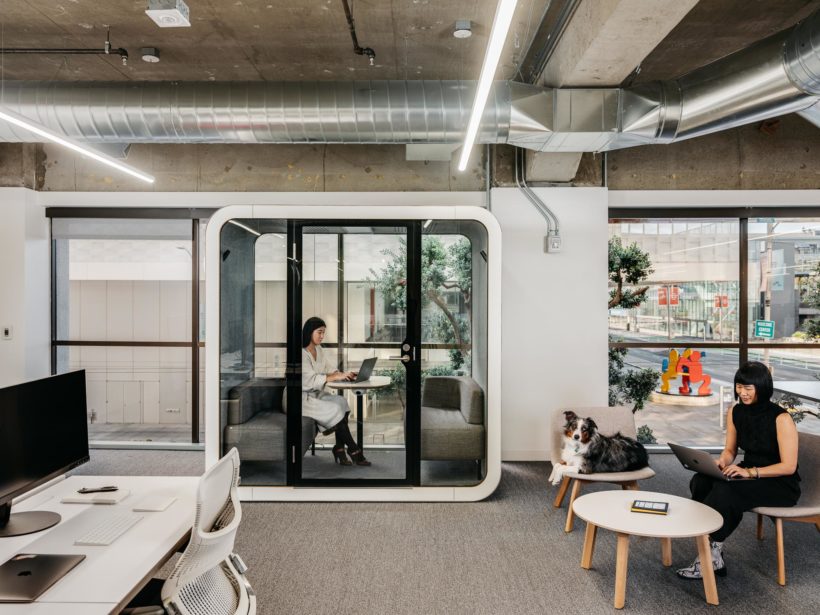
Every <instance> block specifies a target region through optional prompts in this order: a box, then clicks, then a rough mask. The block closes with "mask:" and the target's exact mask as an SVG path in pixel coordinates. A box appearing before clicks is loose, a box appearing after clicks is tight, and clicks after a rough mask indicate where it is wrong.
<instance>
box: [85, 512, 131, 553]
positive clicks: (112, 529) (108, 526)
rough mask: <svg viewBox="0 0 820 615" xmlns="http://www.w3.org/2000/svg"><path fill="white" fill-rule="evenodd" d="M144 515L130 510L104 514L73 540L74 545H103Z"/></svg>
mask: <svg viewBox="0 0 820 615" xmlns="http://www.w3.org/2000/svg"><path fill="white" fill-rule="evenodd" d="M144 516H145V515H135V514H134V513H132V512H131V511H126V512H121V513H115V514H113V515H106V516H105V519H104V520H103V521H101V522H100V523H99V524H98V525H96V526H95V527H93V528H91V529H90V530H89V531H88V532H86V533H85V534H84V535H83V536H80V537H79V538H78V539H77V540H75V541H74V544H75V545H90V546H95V547H105V546H108V545H110V544H111V543H112V542H114V541H115V540H116V539H117V538H119V537H120V536H122V535H123V534H125V532H127V531H128V530H129V529H131V527H132V526H133V525H134V524H135V523H137V522H138V521H139V520H140V519H142V518H143V517H144Z"/></svg>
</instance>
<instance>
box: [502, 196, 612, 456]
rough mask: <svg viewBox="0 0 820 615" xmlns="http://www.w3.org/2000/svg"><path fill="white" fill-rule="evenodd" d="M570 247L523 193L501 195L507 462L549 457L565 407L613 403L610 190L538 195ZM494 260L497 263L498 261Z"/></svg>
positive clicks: (503, 372) (503, 420) (503, 359)
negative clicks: (552, 430) (551, 237)
mask: <svg viewBox="0 0 820 615" xmlns="http://www.w3.org/2000/svg"><path fill="white" fill-rule="evenodd" d="M536 192H537V193H538V194H539V196H540V197H541V198H542V199H543V200H544V201H545V202H546V203H547V204H548V205H549V207H550V209H552V210H553V211H554V212H555V214H556V216H558V219H559V221H560V229H561V237H562V239H563V247H562V250H561V252H560V253H558V254H545V253H544V250H543V245H544V236H545V235H546V224H545V222H544V220H543V218H542V217H541V216H540V215H539V214H538V213H537V212H536V210H535V209H534V208H533V206H532V205H530V203H529V202H528V201H527V199H526V198H525V197H524V195H523V194H521V193H520V192H519V191H518V190H516V189H498V190H494V191H493V214H495V216H496V218H498V221H499V222H500V223H501V230H502V233H503V257H502V266H503V270H502V276H501V277H502V295H503V297H504V301H503V303H502V308H501V310H502V314H501V323H502V324H501V333H502V350H501V364H502V365H503V371H502V384H501V421H502V426H503V429H502V443H501V450H502V458H503V459H508V460H515V459H547V458H548V452H549V448H550V438H549V417H550V413H551V412H553V411H554V410H555V409H556V408H561V407H572V406H595V405H602V406H605V405H606V404H607V373H608V372H607V350H608V342H607V309H606V306H607V237H608V229H607V224H608V218H607V216H608V213H607V193H606V190H603V189H597V188H539V189H536ZM490 257H491V258H492V255H490Z"/></svg>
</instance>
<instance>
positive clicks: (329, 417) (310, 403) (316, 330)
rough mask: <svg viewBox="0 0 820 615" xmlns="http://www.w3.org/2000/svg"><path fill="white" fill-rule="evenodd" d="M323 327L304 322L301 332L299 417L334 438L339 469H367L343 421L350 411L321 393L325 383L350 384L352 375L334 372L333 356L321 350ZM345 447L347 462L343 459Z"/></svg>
mask: <svg viewBox="0 0 820 615" xmlns="http://www.w3.org/2000/svg"><path fill="white" fill-rule="evenodd" d="M326 328H327V325H325V321H324V320H322V319H321V318H318V317H316V316H313V317H311V318H308V319H307V321H306V322H305V326H304V327H303V328H302V415H303V416H308V417H310V418H312V419H313V420H314V421H316V422H317V423H319V425H321V426H322V428H323V429H324V431H323V432H322V433H323V434H324V435H328V434H331V433H333V434H335V435H336V445H335V446H334V447H333V459H334V460H335V461H337V462H338V463H340V464H341V465H343V466H349V465H353V463H355V464H356V465H359V466H369V465H370V462H369V461H368V460H367V459H365V457H364V453H363V452H362V451H361V450H359V446H358V445H357V444H356V441H355V440H354V439H353V436H352V435H351V433H350V426H349V425H348V423H347V417H348V415H349V414H350V407H349V406H348V405H347V400H345V398H344V397H343V396H341V395H335V394H333V393H331V392H329V391H327V390H325V384H326V383H328V382H338V381H340V380H353V378H355V377H356V373H355V372H340V371H339V370H337V369H336V361H335V359H334V353H332V352H330V351H328V350H325V349H324V348H322V341H323V340H324V338H325V331H326ZM345 447H347V452H348V454H349V455H350V458H351V459H352V460H353V461H352V462H351V461H350V459H348V458H347V455H345Z"/></svg>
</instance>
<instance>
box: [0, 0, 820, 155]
mask: <svg viewBox="0 0 820 615" xmlns="http://www.w3.org/2000/svg"><path fill="white" fill-rule="evenodd" d="M474 88H475V83H474V82H469V81H352V82H351V81H346V82H333V81H328V82H279V83H276V82H242V83H237V82H229V83H217V82H132V83H128V82H116V83H98V82H97V83H88V82H72V83H65V82H62V83H60V82H26V81H18V82H6V83H5V85H4V89H3V97H2V99H0V104H2V105H4V106H6V107H8V108H10V109H12V110H14V111H16V112H18V113H20V114H22V115H24V116H27V117H30V118H32V119H34V120H35V121H38V122H40V123H41V124H45V125H46V126H48V127H50V128H52V129H55V130H60V131H62V132H64V133H65V134H66V135H68V136H70V137H73V138H75V139H78V140H84V141H87V142H90V143H148V142H151V143H459V142H460V141H461V140H462V137H463V131H464V128H465V126H466V124H467V119H468V116H469V111H470V105H471V103H472V98H473V90H474ZM818 101H820V11H818V12H815V13H814V14H813V15H812V16H811V17H809V18H808V19H806V20H805V21H803V22H801V23H800V24H798V25H797V26H795V27H793V28H791V29H790V30H786V31H783V32H780V33H778V34H775V35H774V36H771V37H769V38H767V39H764V40H762V41H760V42H758V43H756V44H754V45H752V46H750V47H748V48H746V49H744V50H741V51H738V52H737V53H734V54H732V55H729V56H726V57H725V58H722V59H720V60H718V61H716V62H714V63H712V64H709V65H707V66H705V67H703V68H700V69H698V70H696V71H694V72H692V73H690V74H688V75H685V76H683V77H681V78H679V79H675V80H669V81H662V82H653V83H648V84H643V85H640V86H636V87H632V88H627V89H622V88H604V89H586V88H570V89H550V88H542V87H537V86H533V85H528V84H522V83H516V82H511V81H501V82H496V84H495V86H494V89H493V91H492V93H491V96H490V100H489V101H488V103H487V106H486V109H485V113H484V118H483V122H482V126H481V131H480V133H479V138H478V141H479V142H480V143H510V144H513V145H517V146H520V147H525V148H528V149H532V150H537V151H545V152H584V151H606V150H614V149H620V148H624V147H631V146H635V145H644V144H649V143H671V142H674V141H680V140H682V139H689V138H692V137H697V136H701V135H705V134H709V133H712V132H716V131H720V130H726V129H728V128H734V127H737V126H741V125H744V124H748V123H751V122H756V121H760V120H763V119H767V118H770V117H775V116H778V115H783V114H785V113H792V112H799V113H801V115H803V116H804V117H806V118H807V119H809V120H810V121H814V122H815V123H817V119H816V118H817V117H818V115H820V112H819V111H818V106H817V104H818ZM31 140H32V135H30V134H28V133H26V132H25V131H24V130H21V129H15V128H13V127H11V126H8V125H0V141H31Z"/></svg>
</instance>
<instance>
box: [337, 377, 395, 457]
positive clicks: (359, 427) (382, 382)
mask: <svg viewBox="0 0 820 615" xmlns="http://www.w3.org/2000/svg"><path fill="white" fill-rule="evenodd" d="M390 382H391V380H390V377H389V376H370V378H369V379H367V380H362V381H361V382H350V381H348V380H338V381H336V382H328V383H327V384H326V385H325V386H328V387H330V388H331V389H340V390H344V391H353V394H354V395H356V444H358V445H359V450H364V422H363V407H364V403H363V400H362V398H363V397H364V396H365V395H366V394H367V392H368V391H369V390H371V389H383V388H385V387H389V386H390Z"/></svg>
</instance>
